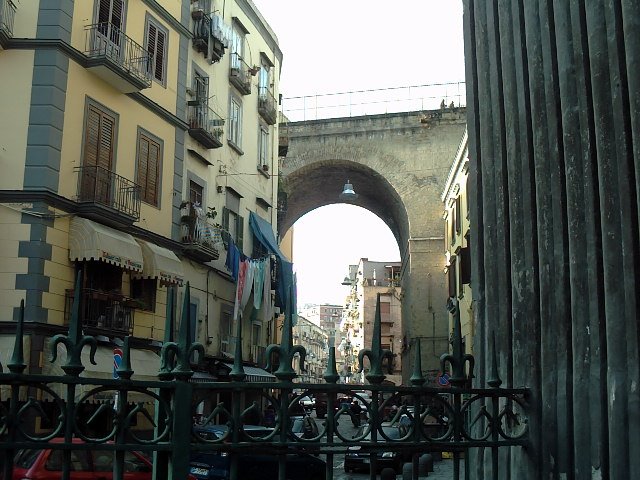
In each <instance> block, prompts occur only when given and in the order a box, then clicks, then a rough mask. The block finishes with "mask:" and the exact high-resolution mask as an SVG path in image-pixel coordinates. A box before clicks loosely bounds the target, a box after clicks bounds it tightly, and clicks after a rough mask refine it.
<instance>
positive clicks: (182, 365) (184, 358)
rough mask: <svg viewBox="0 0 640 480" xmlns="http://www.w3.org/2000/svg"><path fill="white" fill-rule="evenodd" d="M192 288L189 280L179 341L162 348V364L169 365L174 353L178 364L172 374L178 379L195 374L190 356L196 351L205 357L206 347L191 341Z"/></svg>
mask: <svg viewBox="0 0 640 480" xmlns="http://www.w3.org/2000/svg"><path fill="white" fill-rule="evenodd" d="M190 307H191V288H190V286H189V282H187V286H186V288H185V291H184V302H183V304H182V318H181V320H180V329H179V331H178V342H177V343H176V342H167V343H165V344H164V345H162V350H160V358H161V365H168V364H169V361H170V360H169V359H170V358H171V357H170V355H174V357H175V360H176V365H175V367H173V369H172V370H171V374H172V375H173V376H174V377H175V378H176V379H178V380H188V379H189V378H190V377H191V376H192V375H193V370H191V362H190V360H189V359H190V358H191V355H192V354H193V353H194V352H198V353H199V354H200V356H203V357H204V347H203V346H202V344H201V343H199V342H193V343H191V308H190Z"/></svg>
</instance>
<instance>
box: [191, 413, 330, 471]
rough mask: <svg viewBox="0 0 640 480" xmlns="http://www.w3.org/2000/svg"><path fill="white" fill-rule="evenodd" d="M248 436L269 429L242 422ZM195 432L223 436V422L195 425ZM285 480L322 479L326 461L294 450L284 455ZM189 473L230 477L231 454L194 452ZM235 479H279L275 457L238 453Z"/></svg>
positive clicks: (205, 435) (262, 433)
mask: <svg viewBox="0 0 640 480" xmlns="http://www.w3.org/2000/svg"><path fill="white" fill-rule="evenodd" d="M243 428H244V430H245V432H247V435H250V436H252V437H266V436H268V435H269V433H271V432H272V431H273V429H272V428H269V427H263V426H260V425H245V426H244V427H243ZM194 431H195V433H196V434H197V435H200V436H202V437H203V438H208V439H211V440H212V439H215V438H222V436H223V435H224V434H225V433H226V431H227V426H226V425H214V426H206V427H196V428H195V429H194ZM286 459H287V460H286V464H287V467H286V468H287V474H286V479H287V480H299V479H301V478H304V479H305V480H324V479H325V472H326V463H325V462H324V460H321V459H320V458H317V457H314V456H313V455H309V454H306V453H301V452H296V453H289V454H287V455H286ZM190 463H191V470H190V472H191V475H193V476H194V477H195V478H196V479H198V480H228V479H229V478H230V468H231V456H230V455H229V454H228V453H227V452H222V451H216V450H211V451H206V452H194V453H192V455H191V460H190ZM238 478H240V479H242V480H278V478H279V477H278V456H277V455H268V454H258V453H241V454H239V458H238Z"/></svg>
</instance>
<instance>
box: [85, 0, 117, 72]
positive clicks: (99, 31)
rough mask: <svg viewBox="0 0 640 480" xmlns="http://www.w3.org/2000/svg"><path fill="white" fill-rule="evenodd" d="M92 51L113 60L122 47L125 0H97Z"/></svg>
mask: <svg viewBox="0 0 640 480" xmlns="http://www.w3.org/2000/svg"><path fill="white" fill-rule="evenodd" d="M96 7H97V12H96V19H97V22H96V23H97V24H98V25H97V28H96V30H95V32H96V33H95V43H94V45H93V49H94V51H96V52H97V53H98V54H102V55H105V56H107V57H110V58H113V59H115V60H117V59H119V58H120V55H121V54H122V48H123V40H124V38H123V35H124V34H123V29H124V12H125V0H97V5H96Z"/></svg>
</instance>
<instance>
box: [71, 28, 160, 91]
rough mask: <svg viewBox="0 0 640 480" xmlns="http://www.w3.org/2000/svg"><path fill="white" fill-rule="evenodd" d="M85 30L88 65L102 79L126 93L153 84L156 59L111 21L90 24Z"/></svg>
mask: <svg viewBox="0 0 640 480" xmlns="http://www.w3.org/2000/svg"><path fill="white" fill-rule="evenodd" d="M85 30H86V46H85V52H84V53H85V55H86V56H87V57H88V59H89V61H88V68H90V69H95V70H96V73H97V74H98V75H99V76H100V77H101V78H103V79H104V80H105V81H107V82H109V83H110V84H112V85H113V86H114V87H116V88H117V89H118V90H120V91H122V92H124V93H129V92H134V91H140V90H142V89H143V88H148V87H150V86H151V72H152V71H153V58H152V56H151V55H150V54H149V52H147V51H146V50H145V49H144V47H142V45H140V44H138V43H136V42H135V41H134V40H132V39H131V38H129V37H128V36H127V35H125V34H124V32H123V31H122V30H120V29H119V28H118V27H116V26H115V25H113V24H111V23H108V22H101V23H96V24H94V25H88V26H87V27H85ZM114 74H115V75H114Z"/></svg>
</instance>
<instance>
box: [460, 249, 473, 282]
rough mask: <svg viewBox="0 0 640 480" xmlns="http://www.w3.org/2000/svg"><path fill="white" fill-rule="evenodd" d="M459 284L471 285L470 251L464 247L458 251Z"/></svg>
mask: <svg viewBox="0 0 640 480" xmlns="http://www.w3.org/2000/svg"><path fill="white" fill-rule="evenodd" d="M459 256H460V282H461V283H463V284H469V283H471V249H470V248H469V247H465V248H463V249H461V250H460V253H459Z"/></svg>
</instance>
